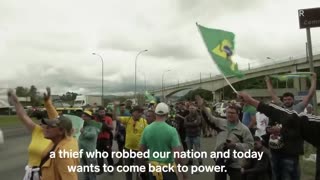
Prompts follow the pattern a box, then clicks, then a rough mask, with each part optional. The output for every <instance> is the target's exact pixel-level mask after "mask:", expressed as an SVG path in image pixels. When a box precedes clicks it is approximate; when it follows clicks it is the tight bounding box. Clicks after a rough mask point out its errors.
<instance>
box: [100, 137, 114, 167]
mask: <svg viewBox="0 0 320 180" xmlns="http://www.w3.org/2000/svg"><path fill="white" fill-rule="evenodd" d="M110 141H112V140H110V139H98V141H97V150H98V151H99V152H105V151H106V152H108V154H109V156H108V158H107V161H108V165H109V166H113V159H112V157H111V142H110ZM97 160H98V165H99V167H100V172H103V164H104V159H103V158H102V157H101V158H100V157H99V158H97Z"/></svg>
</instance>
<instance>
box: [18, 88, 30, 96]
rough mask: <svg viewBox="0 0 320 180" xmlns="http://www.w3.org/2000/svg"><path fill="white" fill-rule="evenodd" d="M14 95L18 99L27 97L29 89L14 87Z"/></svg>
mask: <svg viewBox="0 0 320 180" xmlns="http://www.w3.org/2000/svg"><path fill="white" fill-rule="evenodd" d="M16 94H17V96H18V97H28V96H29V89H28V88H26V87H22V86H18V87H16Z"/></svg>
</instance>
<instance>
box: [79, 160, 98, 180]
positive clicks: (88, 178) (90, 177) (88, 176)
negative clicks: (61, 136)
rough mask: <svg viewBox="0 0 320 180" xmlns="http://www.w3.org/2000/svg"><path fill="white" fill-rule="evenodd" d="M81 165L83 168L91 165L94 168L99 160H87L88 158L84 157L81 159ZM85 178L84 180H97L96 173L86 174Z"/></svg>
mask: <svg viewBox="0 0 320 180" xmlns="http://www.w3.org/2000/svg"><path fill="white" fill-rule="evenodd" d="M81 164H82V165H83V166H90V165H91V164H92V165H93V166H95V165H97V159H96V158H87V157H86V156H83V157H82V158H81ZM83 174H84V178H83V180H96V172H91V171H90V172H84V173H83Z"/></svg>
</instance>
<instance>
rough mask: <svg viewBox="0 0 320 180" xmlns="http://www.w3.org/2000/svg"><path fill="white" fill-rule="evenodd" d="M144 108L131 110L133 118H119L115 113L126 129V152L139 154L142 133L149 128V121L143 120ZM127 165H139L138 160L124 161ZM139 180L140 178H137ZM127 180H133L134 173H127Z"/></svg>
mask: <svg viewBox="0 0 320 180" xmlns="http://www.w3.org/2000/svg"><path fill="white" fill-rule="evenodd" d="M119 104H120V103H119V101H115V102H114V108H115V109H117V108H118V106H119ZM142 114H143V108H142V107H140V106H134V107H133V108H132V110H131V116H120V117H118V116H117V113H116V112H115V111H113V119H115V120H117V121H119V122H120V123H122V124H123V125H125V127H126V138H125V145H124V151H127V152H138V151H139V148H140V146H139V143H140V139H141V136H142V132H143V130H144V128H145V127H147V125H148V123H147V120H145V119H144V118H142ZM124 161H125V165H127V166H132V165H133V164H136V165H138V163H139V162H138V160H137V158H135V159H134V158H126V159H124ZM137 178H138V177H137ZM126 180H132V172H126Z"/></svg>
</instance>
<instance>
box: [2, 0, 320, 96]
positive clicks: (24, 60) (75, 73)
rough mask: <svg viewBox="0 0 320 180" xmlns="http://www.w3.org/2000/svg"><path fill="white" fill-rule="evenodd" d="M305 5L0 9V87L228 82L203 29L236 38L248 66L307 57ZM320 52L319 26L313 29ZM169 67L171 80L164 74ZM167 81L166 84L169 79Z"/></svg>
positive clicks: (6, 2) (91, 89)
mask: <svg viewBox="0 0 320 180" xmlns="http://www.w3.org/2000/svg"><path fill="white" fill-rule="evenodd" d="M315 6H317V4H316V1H314V0H306V1H303V2H302V1H301V2H300V1H298V0H291V1H289V0H284V1H276V0H261V1H254V0H243V1H237V0H226V1H218V0H203V1H194V0H179V1H171V0H163V1H156V2H155V1H152V2H151V1H147V0H144V1H121V0H120V1H115V0H110V1H100V0H94V1H90V2H89V1H88V2H87V1H81V2H79V1H73V0H70V1H62V0H57V1H50V2H44V1H43V2H42V1H36V0H30V1H28V2H27V1H26V2H24V1H23V2H20V1H17V0H3V1H1V2H0V38H1V42H0V59H1V60H0V61H1V67H2V68H1V76H0V84H1V87H0V88H7V87H16V86H19V85H23V86H26V87H30V86H31V85H35V86H37V87H38V89H39V90H44V88H45V87H46V86H51V87H52V89H53V91H54V92H56V93H64V92H67V91H73V92H80V93H82V94H100V93H101V65H102V64H101V60H100V58H99V57H98V56H93V55H92V53H93V52H95V53H98V54H100V55H101V56H102V57H103V62H104V92H105V93H106V94H108V93H110V94H121V93H129V94H130V93H131V94H132V93H133V91H134V74H135V58H136V55H137V53H138V52H139V51H141V50H144V49H148V52H146V53H143V54H141V55H140V56H139V57H138V61H137V90H138V91H139V92H142V91H143V89H144V86H145V83H144V82H145V81H146V84H147V87H148V88H150V89H153V88H159V87H161V85H162V79H164V84H165V85H166V86H168V85H173V84H177V83H178V82H179V83H183V82H186V81H189V80H198V79H200V73H201V76H202V78H205V77H209V76H210V74H211V76H213V75H214V74H219V71H218V70H217V68H216V66H215V64H214V63H213V61H212V60H211V58H210V56H209V54H208V52H207V50H206V48H205V46H204V43H203V41H202V39H201V37H200V34H199V32H198V30H197V27H196V25H195V22H199V23H200V24H202V25H204V26H206V27H211V28H220V29H224V30H228V31H231V32H234V33H235V34H236V54H237V56H236V57H235V60H237V62H238V64H239V66H240V67H243V68H246V67H248V63H250V64H251V65H252V66H254V67H256V66H259V65H260V66H261V65H262V64H263V63H266V57H267V56H268V57H272V58H273V59H275V60H278V59H284V58H286V57H289V56H298V55H299V56H300V55H303V54H304V53H305V42H306V35H305V30H304V29H299V27H298V15H297V10H298V9H301V8H310V7H315ZM311 32H312V38H313V45H314V53H317V52H319V53H320V41H318V40H317V39H320V36H319V34H320V33H319V32H320V28H313V29H312V31H311ZM168 69H170V70H171V71H170V72H166V73H164V72H165V71H166V70H168ZM162 77H164V78H162Z"/></svg>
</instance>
